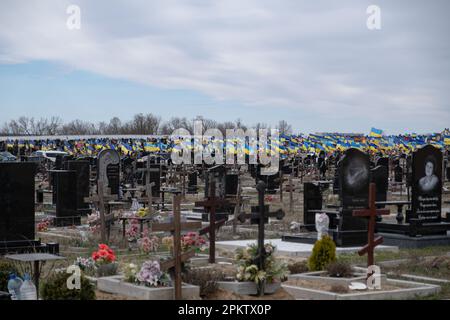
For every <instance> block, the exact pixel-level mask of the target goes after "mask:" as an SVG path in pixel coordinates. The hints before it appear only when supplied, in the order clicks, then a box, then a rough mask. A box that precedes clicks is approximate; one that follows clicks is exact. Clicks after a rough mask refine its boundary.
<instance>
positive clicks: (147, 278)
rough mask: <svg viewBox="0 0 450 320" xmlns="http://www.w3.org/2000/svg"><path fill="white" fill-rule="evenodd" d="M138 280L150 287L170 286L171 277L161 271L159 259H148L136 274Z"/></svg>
mask: <svg viewBox="0 0 450 320" xmlns="http://www.w3.org/2000/svg"><path fill="white" fill-rule="evenodd" d="M136 279H137V281H138V282H139V283H140V284H142V285H145V286H148V287H157V286H169V285H170V277H169V275H168V274H167V273H165V272H163V271H161V267H160V264H159V262H158V261H146V262H144V263H143V264H142V267H141V270H140V271H139V273H138V274H137V276H136Z"/></svg>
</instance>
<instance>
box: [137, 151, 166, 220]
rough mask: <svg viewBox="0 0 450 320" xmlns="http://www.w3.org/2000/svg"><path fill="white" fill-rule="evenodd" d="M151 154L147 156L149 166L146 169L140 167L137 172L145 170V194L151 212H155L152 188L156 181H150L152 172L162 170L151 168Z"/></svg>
mask: <svg viewBox="0 0 450 320" xmlns="http://www.w3.org/2000/svg"><path fill="white" fill-rule="evenodd" d="M150 166H151V163H150V156H148V158H147V167H146V168H145V169H138V170H137V172H145V194H146V195H147V202H148V208H149V211H150V212H149V213H150V214H152V213H153V206H152V204H153V192H152V188H153V187H154V186H155V185H156V184H155V183H154V182H150V172H160V169H158V168H151V167H150Z"/></svg>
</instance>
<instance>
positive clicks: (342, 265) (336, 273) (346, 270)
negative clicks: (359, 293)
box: [327, 261, 353, 278]
mask: <svg viewBox="0 0 450 320" xmlns="http://www.w3.org/2000/svg"><path fill="white" fill-rule="evenodd" d="M327 272H328V275H329V276H330V277H336V278H348V277H351V276H352V275H353V270H352V266H351V265H350V263H348V262H345V261H335V262H331V263H330V264H328V266H327Z"/></svg>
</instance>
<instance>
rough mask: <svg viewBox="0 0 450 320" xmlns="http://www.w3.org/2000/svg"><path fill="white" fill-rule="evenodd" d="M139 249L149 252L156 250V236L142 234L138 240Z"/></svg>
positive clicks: (157, 241)
mask: <svg viewBox="0 0 450 320" xmlns="http://www.w3.org/2000/svg"><path fill="white" fill-rule="evenodd" d="M138 246H139V249H140V250H141V251H142V252H143V253H145V254H149V253H150V252H156V251H158V249H159V246H160V243H159V238H158V237H156V236H153V237H149V236H144V237H143V238H141V239H139V240H138Z"/></svg>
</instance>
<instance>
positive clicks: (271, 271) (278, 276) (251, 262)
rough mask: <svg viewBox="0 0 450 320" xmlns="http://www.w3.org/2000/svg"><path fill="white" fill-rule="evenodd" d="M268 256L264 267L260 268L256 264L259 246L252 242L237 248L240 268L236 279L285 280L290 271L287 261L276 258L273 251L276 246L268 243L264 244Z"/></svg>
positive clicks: (270, 281)
mask: <svg viewBox="0 0 450 320" xmlns="http://www.w3.org/2000/svg"><path fill="white" fill-rule="evenodd" d="M264 250H265V252H266V258H265V260H264V267H263V269H262V270H259V268H258V266H257V265H256V264H255V261H256V260H257V256H258V246H257V245H256V244H250V245H248V246H247V248H245V249H238V250H236V256H235V258H236V261H237V262H238V270H237V274H236V279H237V280H238V281H254V282H256V283H257V284H258V283H261V282H262V281H263V280H265V281H266V282H267V283H273V282H275V281H277V280H278V281H284V280H285V279H286V278H287V275H288V273H289V271H288V268H287V265H286V263H283V262H281V261H280V260H277V259H275V257H274V255H273V253H274V252H275V247H274V246H273V245H272V244H270V243H267V244H265V245H264Z"/></svg>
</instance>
